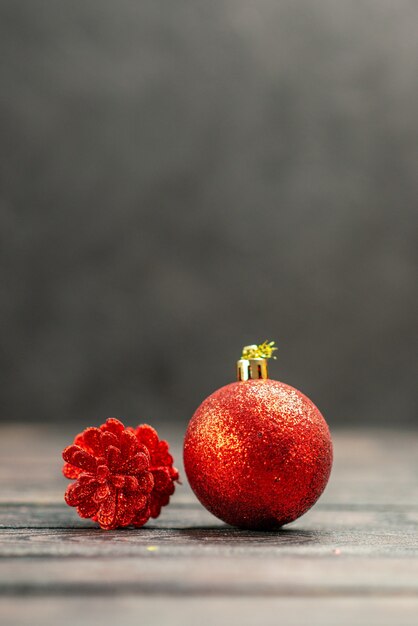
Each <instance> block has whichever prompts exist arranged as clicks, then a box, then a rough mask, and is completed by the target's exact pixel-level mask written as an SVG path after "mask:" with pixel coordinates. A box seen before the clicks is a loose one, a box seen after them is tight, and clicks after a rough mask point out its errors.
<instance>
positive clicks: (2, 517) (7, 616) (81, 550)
mask: <svg viewBox="0 0 418 626" xmlns="http://www.w3.org/2000/svg"><path fill="white" fill-rule="evenodd" d="M157 427H158V429H159V432H160V434H161V436H163V437H165V438H168V439H169V440H170V441H172V442H174V452H175V456H176V461H178V463H177V464H178V466H179V467H180V468H182V466H181V462H180V459H181V452H180V451H181V430H180V429H178V430H177V432H176V431H174V432H173V428H172V427H168V426H164V425H157ZM75 432H77V428H73V429H71V433H69V431H68V430H67V432H65V430H57V429H56V428H55V429H54V428H53V427H47V426H25V425H22V426H2V427H1V428H0V435H1V436H0V486H1V491H0V556H1V559H0V590H1V594H0V623H1V624H2V626H15V625H18V624H19V625H20V624H32V625H37V624H42V625H43V626H50V625H52V624H54V625H59V626H60V625H64V626H66V625H72V626H74V625H75V626H78V625H84V624H100V625H102V626H108V625H111V624H120V625H125V624H128V625H129V624H136V625H137V624H138V625H139V624H140V625H141V626H147V625H154V624H155V625H156V626H164V625H165V624H170V625H172V626H177V625H180V624H181V625H182V626H185V625H186V626H187V625H188V624H190V625H191V624H193V625H195V624H197V625H198V626H204V625H206V624H216V625H219V624H239V625H240V626H246V625H254V624H263V625H269V624H280V625H287V624H291V625H293V624H303V625H308V624H309V625H315V624H325V625H328V624H329V625H345V624H347V625H350V626H352V625H354V624H355V625H358V624H365V625H367V626H370V625H371V624H379V625H380V624H394V625H395V624H396V626H402V625H405V624H408V625H414V626H417V625H418V433H417V432H407V433H401V432H396V431H392V432H388V431H348V430H347V431H337V432H334V433H333V439H334V447H335V463H334V469H333V473H332V476H331V480H330V483H329V486H328V488H327V490H326V491H325V493H324V494H323V496H322V498H321V499H320V501H319V502H318V503H317V504H316V506H315V507H314V508H313V509H311V511H309V512H308V513H307V514H306V515H304V516H303V517H302V518H300V519H299V520H297V521H296V522H294V523H293V524H290V525H288V526H287V527H285V528H284V529H283V530H281V531H279V532H273V533H271V532H270V533H267V532H249V531H241V530H237V529H234V528H231V527H229V526H226V525H224V524H223V523H222V522H220V521H219V520H217V519H216V518H214V517H213V516H212V515H210V514H209V513H208V512H207V511H205V509H203V508H202V506H201V505H200V504H199V503H198V502H197V500H196V499H195V497H194V496H193V494H192V492H191V491H190V489H189V487H188V486H187V482H186V481H185V480H183V485H181V486H179V487H178V488H177V491H176V494H175V496H174V497H173V498H172V503H171V504H170V506H169V507H167V508H166V509H164V510H163V512H162V514H161V516H160V518H159V519H158V520H155V521H152V523H149V524H148V525H147V526H145V527H144V528H142V529H136V530H135V529H124V530H118V531H111V532H106V531H102V530H100V529H98V528H96V526H95V525H94V524H93V523H92V522H90V521H89V520H81V519H80V518H78V517H77V515H76V512H75V510H74V509H71V508H69V507H67V506H66V505H65V503H64V502H63V492H64V489H65V487H66V484H67V481H66V480H65V479H64V478H63V477H62V476H61V474H60V468H61V459H60V453H61V450H62V448H63V447H64V446H65V445H67V444H68V443H70V442H71V440H72V435H74V433H75ZM183 479H184V473H183Z"/></svg>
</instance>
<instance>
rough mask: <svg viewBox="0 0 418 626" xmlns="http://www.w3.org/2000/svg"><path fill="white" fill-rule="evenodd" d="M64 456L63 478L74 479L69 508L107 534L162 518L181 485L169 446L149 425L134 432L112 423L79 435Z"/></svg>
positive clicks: (66, 498)
mask: <svg viewBox="0 0 418 626" xmlns="http://www.w3.org/2000/svg"><path fill="white" fill-rule="evenodd" d="M62 456H63V459H64V461H65V464H64V467H63V470H62V471H63V474H64V476H65V477H66V478H70V479H75V482H74V483H72V484H71V485H69V487H68V488H67V490H66V492H65V501H66V503H67V504H68V505H69V506H73V507H76V508H77V513H78V514H79V515H80V517H83V518H91V519H92V520H94V521H95V522H98V523H99V525H100V527H101V528H103V529H104V530H113V529H115V528H118V527H120V526H136V527H140V526H143V525H144V524H145V523H146V522H147V521H148V519H149V518H150V517H158V515H159V514H160V511H161V507H162V506H164V505H166V504H168V501H169V499H170V495H171V494H172V493H173V492H174V481H175V480H177V479H178V472H177V470H176V469H175V468H174V467H173V458H172V457H171V455H170V454H169V452H168V444H167V442H166V441H163V440H161V441H160V440H159V438H158V434H157V432H156V431H155V430H154V429H153V428H152V427H151V426H148V425H146V424H144V425H142V426H139V427H138V428H137V429H136V430H134V429H133V428H125V426H124V425H123V424H122V422H120V421H119V420H117V419H115V418H109V419H108V420H106V422H105V424H102V426H100V428H86V430H84V431H83V432H82V433H80V434H79V435H77V436H76V438H75V440H74V444H73V445H71V446H68V447H67V448H65V450H64V451H63V453H62Z"/></svg>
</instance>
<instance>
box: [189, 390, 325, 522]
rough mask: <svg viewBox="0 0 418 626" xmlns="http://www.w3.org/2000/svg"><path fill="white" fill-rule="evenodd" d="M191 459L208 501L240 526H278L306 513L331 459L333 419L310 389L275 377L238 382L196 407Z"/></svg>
mask: <svg viewBox="0 0 418 626" xmlns="http://www.w3.org/2000/svg"><path fill="white" fill-rule="evenodd" d="M184 466H185V470H186V474H187V477H188V479H189V482H190V485H191V487H192V489H193V491H194V492H195V494H196V496H197V497H198V498H199V500H200V501H201V503H202V504H203V505H204V506H205V507H206V508H207V509H208V510H209V511H211V512H212V513H213V514H214V515H216V516H217V517H219V518H220V519H221V520H223V521H224V522H227V523H228V524H231V525H233V526H238V527H241V528H249V529H274V528H278V527H280V526H282V525H284V524H287V523H289V522H292V521H293V520H295V519H296V518H298V517H300V516H301V515H303V513H305V512H306V511H307V510H308V509H309V508H310V507H311V506H312V505H313V504H314V503H315V502H316V500H317V499H318V498H319V496H320V495H321V493H322V492H323V490H324V488H325V486H326V484H327V482H328V478H329V475H330V471H331V466H332V443H331V437H330V433H329V430H328V426H327V424H326V422H325V420H324V418H323V417H322V415H321V413H320V412H319V410H318V409H317V407H316V406H315V405H314V404H313V402H311V400H309V398H307V397H306V396H305V395H304V394H303V393H301V392H300V391H298V390H297V389H294V388H293V387H290V386H289V385H286V384H284V383H280V382H277V381H274V380H271V379H260V380H247V381H245V382H242V381H240V382H236V383H232V384H229V385H226V386H225V387H222V388H221V389H219V390H218V391H215V393H213V394H212V395H211V396H209V397H208V398H207V399H206V400H205V401H204V402H203V403H202V404H201V405H200V407H199V408H198V409H197V411H196V412H195V414H194V416H193V417H192V420H191V422H190V424H189V426H188V429H187V432H186V436H185V441H184Z"/></svg>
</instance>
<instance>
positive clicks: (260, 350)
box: [237, 341, 277, 381]
mask: <svg viewBox="0 0 418 626" xmlns="http://www.w3.org/2000/svg"><path fill="white" fill-rule="evenodd" d="M274 343H275V342H274V341H265V342H264V343H260V344H258V345H257V344H253V345H251V346H245V347H244V348H243V349H242V354H241V358H240V359H239V360H238V361H237V380H238V381H246V380H257V379H262V378H268V377H269V368H268V359H275V358H276V357H275V356H274V354H273V352H274V351H275V350H277V348H276V347H275V345H274Z"/></svg>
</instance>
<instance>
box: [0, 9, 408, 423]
mask: <svg viewBox="0 0 418 626" xmlns="http://www.w3.org/2000/svg"><path fill="white" fill-rule="evenodd" d="M417 20H418V3H417V2H416V1H414V0H410V1H408V0H396V2H395V1H393V0H363V1H362V2H356V1H354V0H353V1H348V0H339V1H336V0H319V1H315V0H301V1H296V2H295V0H283V1H278V0H276V1H273V0H258V1H256V2H255V1H254V0H251V1H249V0H248V1H247V0H235V1H234V0H219V1H218V0H211V1H210V2H208V1H207V0H206V1H199V0H193V1H190V2H185V1H176V2H173V0H170V1H167V2H159V1H156V0H136V1H129V0H117V1H115V0H112V1H110V0H94V1H85V0H83V1H72V2H64V1H58V0H49V1H41V0H36V1H34V0H26V1H21V0H0V89H1V91H0V125H1V128H0V131H1V135H0V138H1V139H0V165H1V181H0V182H1V186H0V238H1V240H0V261H1V263H0V268H1V269H0V272H1V276H0V278H1V280H0V289H1V292H0V305H1V312H2V315H1V346H0V348H1V351H0V389H1V391H0V416H1V418H2V419H4V420H25V421H26V420H42V421H44V420H53V421H55V422H57V423H59V422H61V421H63V420H81V421H82V422H83V423H84V425H88V424H96V423H97V422H98V421H100V420H101V419H103V418H104V417H106V416H108V415H119V416H126V417H127V418H128V422H136V421H138V420H139V421H142V420H146V421H150V422H151V423H156V422H158V420H167V419H173V420H181V421H182V422H186V421H187V420H188V419H189V417H190V416H191V414H192V413H193V411H194V409H195V407H196V406H197V405H198V404H199V403H200V401H201V400H202V399H203V398H204V397H205V396H206V395H208V394H209V392H211V391H213V390H214V389H215V388H217V387H219V386H221V385H223V384H226V383H227V382H229V381H231V380H233V379H234V367H235V360H236V358H238V356H239V353H240V349H241V347H242V346H243V345H245V344H247V343H253V342H258V341H263V340H264V339H276V341H277V342H278V345H279V353H278V361H277V362H276V363H275V364H274V365H273V366H272V368H271V374H272V377H274V378H278V379H280V380H284V381H285V382H288V383H290V384H292V385H294V386H296V387H298V388H300V389H301V390H303V391H304V392H305V393H306V394H307V395H309V396H310V397H311V398H312V399H313V400H314V401H315V402H316V404H318V406H319V407H320V409H321V410H322V411H323V413H324V415H325V417H326V418H327V420H328V421H329V423H330V424H331V426H334V425H339V424H341V425H344V424H346V423H356V424H366V425H367V424H385V425H391V426H398V425H399V426H400V425H402V424H404V425H407V424H409V425H412V424H414V423H416V421H415V420H416V394H415V387H416V374H415V372H414V365H415V358H416V347H415V345H414V337H416V333H415V329H416V304H417V290H416V277H415V272H414V266H415V262H416V256H417V254H416V228H417V225H418V224H417V222H418V219H417V195H418V194H417V191H418V184H417V173H418V160H417V138H418V133H417V130H418V81H417V67H418V63H417V61H418V38H417V30H416V25H417Z"/></svg>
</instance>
